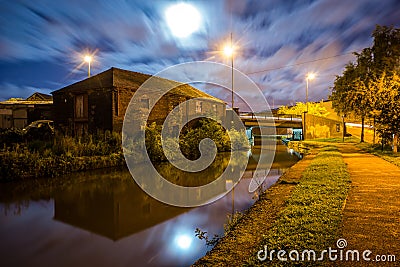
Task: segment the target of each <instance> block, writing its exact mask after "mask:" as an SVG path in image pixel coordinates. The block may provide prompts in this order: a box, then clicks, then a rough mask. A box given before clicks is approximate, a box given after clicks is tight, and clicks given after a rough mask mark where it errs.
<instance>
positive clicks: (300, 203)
mask: <svg viewBox="0 0 400 267" xmlns="http://www.w3.org/2000/svg"><path fill="white" fill-rule="evenodd" d="M335 150H336V149H335V148H333V147H327V148H325V149H322V151H321V152H320V153H319V154H318V155H317V156H316V158H315V159H314V160H313V161H312V162H311V164H310V165H309V166H308V167H307V168H306V169H305V171H304V172H303V174H302V178H301V179H300V181H299V184H298V185H297V186H296V188H295V189H294V191H293V193H292V195H291V197H290V198H289V199H288V200H287V201H286V207H285V208H284V209H283V210H282V211H281V212H280V214H279V217H278V219H277V220H276V221H275V222H274V224H273V225H272V227H271V228H270V229H269V230H268V232H266V233H265V234H264V238H263V241H262V242H261V244H260V246H259V248H258V251H259V250H263V249H264V246H267V248H268V251H271V250H275V251H278V250H285V251H287V253H289V251H291V250H298V251H300V253H301V252H302V251H303V250H305V249H310V250H311V249H312V250H315V251H316V252H320V251H322V250H324V249H326V248H328V247H329V246H332V247H333V245H334V241H335V240H336V239H337V238H338V229H339V227H340V223H341V211H342V208H343V205H344V203H345V199H346V197H347V193H348V190H349V182H350V180H349V174H348V172H347V170H346V165H345V163H344V162H343V159H342V156H341V154H340V153H339V152H337V151H335ZM258 251H257V252H258ZM257 252H255V253H254V256H253V257H252V258H251V259H249V260H248V264H249V265H259V264H261V261H260V260H259V259H258V258H257ZM261 255H262V256H264V254H261ZM269 256H270V255H268V257H267V259H266V262H268V263H271V259H270V257H269ZM318 256H319V255H318ZM318 256H317V258H318ZM286 258H288V255H286ZM273 259H275V260H274V261H272V263H273V264H275V265H280V264H282V262H279V261H277V259H276V254H275V255H274V257H273ZM300 259H301V255H300ZM288 260H289V258H288ZM289 262H290V261H289ZM291 263H293V265H295V264H296V265H298V264H300V265H301V263H302V262H300V261H293V262H291ZM304 265H309V262H308V263H307V262H304Z"/></svg>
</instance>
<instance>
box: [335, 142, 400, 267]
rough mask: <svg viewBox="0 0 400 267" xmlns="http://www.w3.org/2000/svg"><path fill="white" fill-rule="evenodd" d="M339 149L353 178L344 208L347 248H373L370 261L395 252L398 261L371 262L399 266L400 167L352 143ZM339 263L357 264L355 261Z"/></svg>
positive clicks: (343, 229)
mask: <svg viewBox="0 0 400 267" xmlns="http://www.w3.org/2000/svg"><path fill="white" fill-rule="evenodd" d="M339 149H340V152H342V154H343V157H344V161H345V162H346V164H347V165H348V170H349V172H350V178H351V181H352V184H351V189H350V191H349V195H348V197H347V201H346V205H345V208H344V211H343V226H342V236H343V238H345V239H346V240H347V244H348V245H347V247H346V249H356V250H359V251H360V252H362V251H364V250H367V249H368V250H371V251H372V254H371V256H370V258H371V261H372V260H373V259H374V257H375V255H378V254H380V255H388V254H394V255H395V256H396V262H395V263H393V262H391V263H386V264H382V263H379V264H378V263H377V262H376V261H375V262H370V263H369V265H371V266H372V265H374V266H400V168H399V167H397V166H395V165H394V164H391V163H389V162H387V161H385V160H383V159H381V158H379V157H376V156H373V155H371V154H368V153H364V152H363V151H361V150H359V149H358V148H356V147H354V146H353V145H351V144H348V145H341V146H339ZM360 257H361V256H360ZM366 263H367V262H365V261H364V262H362V263H361V262H360V263H359V266H366V265H367V264H366ZM340 265H348V266H355V264H354V262H353V263H351V264H350V263H347V264H340Z"/></svg>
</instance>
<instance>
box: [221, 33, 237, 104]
mask: <svg viewBox="0 0 400 267" xmlns="http://www.w3.org/2000/svg"><path fill="white" fill-rule="evenodd" d="M232 39H233V38H232V33H231V43H230V44H229V45H226V46H225V47H224V54H225V56H227V57H230V58H231V70H232V75H231V78H232V83H231V86H232V88H231V89H232V90H231V91H232V99H231V103H232V111H234V109H233V107H234V104H235V102H234V98H233V54H234V52H235V49H234V47H233V41H232Z"/></svg>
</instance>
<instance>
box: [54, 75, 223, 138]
mask: <svg viewBox="0 0 400 267" xmlns="http://www.w3.org/2000/svg"><path fill="white" fill-rule="evenodd" d="M150 77H151V75H147V74H143V73H137V72H133V71H128V70H122V69H118V68H110V69H108V70H106V71H104V72H102V73H99V74H97V75H95V76H92V77H90V78H87V79H85V80H82V81H79V82H77V83H74V84H71V85H69V86H66V87H64V88H62V89H59V90H57V91H54V92H52V94H53V98H54V115H55V116H54V121H55V124H56V126H58V127H59V128H60V129H61V130H63V131H64V132H67V133H70V134H78V135H80V134H83V133H86V132H91V133H95V132H97V131H98V130H102V131H105V130H109V131H117V132H120V131H121V130H122V125H123V121H124V116H125V112H126V109H127V107H128V105H129V102H130V100H131V98H132V96H133V95H134V94H135V92H136V91H137V89H138V88H139V87H140V86H141V85H142V84H143V83H144V82H145V81H146V80H147V79H149V78H150ZM156 79H159V81H160V82H161V83H171V82H173V83H175V84H176V88H174V89H173V90H171V91H170V92H168V93H167V94H166V95H165V96H163V97H162V98H161V99H160V100H159V101H158V102H157V104H156V105H155V106H154V108H153V109H152V111H151V113H150V117H149V119H148V123H151V122H154V121H155V122H157V123H161V122H162V121H164V119H165V118H166V116H167V115H168V114H169V113H170V111H171V110H172V109H173V108H174V107H175V106H177V105H178V104H180V103H183V102H185V101H186V100H188V99H192V98H202V100H201V101H200V100H199V101H197V102H196V103H195V106H193V107H190V108H187V109H186V110H185V111H182V113H184V112H186V114H185V116H189V115H191V114H189V113H200V114H207V113H210V112H211V113H213V114H214V115H216V116H217V117H218V118H220V119H221V120H223V119H224V118H225V112H226V110H225V109H226V105H225V102H223V101H222V100H220V99H218V98H215V97H213V96H210V95H208V94H206V93H204V92H202V91H200V90H198V89H196V88H194V87H192V86H190V85H186V84H180V83H178V82H174V81H170V80H166V79H163V78H158V77H157V78H156ZM152 89H153V88H152ZM154 89H155V90H156V89H157V88H154ZM154 101H155V99H154V96H153V95H152V94H151V92H149V94H148V95H147V96H146V97H144V98H143V99H141V100H140V103H139V105H140V108H144V109H146V108H148V107H149V106H151V104H153V103H154ZM138 127H140V126H138Z"/></svg>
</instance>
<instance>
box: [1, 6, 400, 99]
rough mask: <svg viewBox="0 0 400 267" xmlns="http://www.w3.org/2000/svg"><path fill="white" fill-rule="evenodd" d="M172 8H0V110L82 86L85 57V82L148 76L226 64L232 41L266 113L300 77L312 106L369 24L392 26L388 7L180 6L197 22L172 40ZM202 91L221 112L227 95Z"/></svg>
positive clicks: (398, 19) (395, 18) (398, 11)
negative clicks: (177, 67)
mask: <svg viewBox="0 0 400 267" xmlns="http://www.w3.org/2000/svg"><path fill="white" fill-rule="evenodd" d="M177 3H180V2H177V1H150V0H149V1H139V0H138V1H133V0H126V1H124V0H115V1H108V0H101V1H84V0H79V1H78V0H69V1H61V0H35V1H31V0H30V1H25V0H20V1H11V0H10V1H1V4H0V29H1V35H0V73H1V75H0V100H5V99H8V98H10V97H24V98H25V97H27V96H29V95H30V94H32V93H33V92H34V91H39V92H43V93H50V92H51V91H54V90H57V89H60V88H62V87H64V86H66V85H68V84H71V83H73V82H76V81H79V80H82V79H84V78H86V76H87V65H86V63H84V62H83V56H84V54H85V53H92V54H94V61H93V62H92V65H91V72H92V75H94V74H96V73H99V72H101V71H104V70H106V69H109V68H110V67H118V68H123V69H128V70H132V71H138V72H143V73H147V74H155V73H157V72H159V71H161V70H162V69H164V68H166V67H169V66H172V65H174V64H177V63H184V62H190V61H194V60H209V61H215V62H220V63H226V64H230V63H229V62H230V61H229V60H228V59H226V58H224V57H223V56H221V55H220V54H221V53H218V52H217V51H218V50H221V47H222V46H223V44H224V43H226V42H227V41H228V40H229V38H230V33H231V32H232V34H233V40H234V43H235V46H236V47H237V54H235V58H234V65H235V67H236V68H237V69H238V70H240V71H242V72H243V73H245V74H248V75H249V77H250V78H251V79H252V80H254V82H255V83H256V84H257V85H258V86H259V87H260V88H261V89H262V91H263V93H264V95H265V97H266V98H267V100H268V101H269V103H270V105H272V104H274V105H275V106H277V105H281V104H291V103H294V102H296V101H304V98H305V76H306V74H307V73H308V72H316V73H317V76H316V79H315V80H313V81H311V82H310V92H309V93H310V96H309V99H310V100H312V101H319V100H321V99H326V98H327V95H328V94H329V88H330V87H331V86H332V85H333V81H334V78H335V75H338V74H341V73H342V70H343V67H344V65H345V64H346V63H348V62H349V61H351V60H354V58H355V57H354V56H353V55H352V52H355V51H360V50H362V49H363V48H365V47H368V46H370V45H371V44H372V38H371V33H372V31H373V30H374V28H375V25H376V24H380V25H387V26H390V25H394V26H396V27H398V26H400V1H398V0H377V1H367V0H354V1H349V0H316V1H302V0H298V1H294V0H291V1H283V0H268V1H267V0H262V1H261V0H260V1H258V0H257V1H256V0H253V1H252V0H248V1H245V0H235V1H185V3H187V4H190V5H192V7H194V8H195V9H197V11H198V13H199V15H200V20H201V21H200V24H199V27H198V28H197V30H195V31H194V32H193V33H192V34H190V35H188V36H186V37H179V36H177V35H175V34H173V32H172V31H171V28H170V27H169V24H168V22H167V19H166V10H167V9H168V8H169V7H171V6H172V5H174V4H177ZM191 19H193V16H192V17H189V18H188V20H191ZM188 23H189V22H188ZM185 24H186V23H185ZM200 87H201V86H200ZM203 89H205V90H206V91H207V92H208V93H211V94H214V95H215V96H217V97H220V98H222V99H224V100H226V101H227V102H229V94H226V93H222V91H218V90H212V88H207V87H204V88H203Z"/></svg>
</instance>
